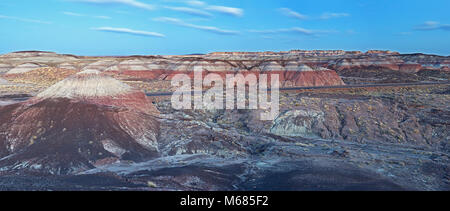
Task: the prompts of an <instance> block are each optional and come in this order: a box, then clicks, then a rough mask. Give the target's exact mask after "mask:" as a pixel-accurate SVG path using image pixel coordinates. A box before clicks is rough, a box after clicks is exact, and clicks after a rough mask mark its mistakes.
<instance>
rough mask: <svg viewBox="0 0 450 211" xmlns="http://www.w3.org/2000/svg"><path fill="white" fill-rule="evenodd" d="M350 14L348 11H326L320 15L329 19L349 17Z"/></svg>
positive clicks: (323, 18)
mask: <svg viewBox="0 0 450 211" xmlns="http://www.w3.org/2000/svg"><path fill="white" fill-rule="evenodd" d="M349 16H350V14H348V13H328V12H326V13H323V14H322V15H321V16H320V19H322V20H327V19H332V18H343V17H349Z"/></svg>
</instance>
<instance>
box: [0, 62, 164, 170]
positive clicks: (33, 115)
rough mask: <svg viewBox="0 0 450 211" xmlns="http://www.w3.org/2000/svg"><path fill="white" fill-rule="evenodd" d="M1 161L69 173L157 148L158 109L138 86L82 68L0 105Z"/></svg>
mask: <svg viewBox="0 0 450 211" xmlns="http://www.w3.org/2000/svg"><path fill="white" fill-rule="evenodd" d="M0 114H1V119H0V125H1V127H0V134H1V135H0V156H1V157H4V159H2V160H1V161H0V165H1V166H2V167H3V168H4V169H11V170H20V169H35V170H41V171H45V172H50V173H53V174H68V173H73V172H79V171H81V170H87V169H91V168H93V167H95V166H98V165H104V164H106V163H111V162H115V161H117V160H131V161H144V160H145V159H149V158H152V157H155V156H156V155H157V154H158V147H157V145H156V142H157V138H158V134H159V123H158V121H157V119H156V117H157V115H158V111H157V110H156V108H155V107H154V106H153V104H152V103H151V101H150V100H149V99H147V97H146V96H145V94H144V93H143V92H142V91H139V90H135V89H133V88H132V87H130V86H128V85H126V84H124V83H122V82H120V81H118V80H116V79H113V78H110V77H108V76H103V75H100V73H99V72H98V71H97V70H85V71H82V72H79V73H77V74H75V75H73V76H70V77H69V78H67V79H65V80H62V81H60V82H58V83H56V84H55V85H53V86H51V87H49V88H48V89H46V90H45V91H43V92H41V93H40V94H38V95H37V96H35V97H33V98H31V99H29V100H27V101H24V102H22V103H18V104H13V105H8V106H5V107H2V108H0Z"/></svg>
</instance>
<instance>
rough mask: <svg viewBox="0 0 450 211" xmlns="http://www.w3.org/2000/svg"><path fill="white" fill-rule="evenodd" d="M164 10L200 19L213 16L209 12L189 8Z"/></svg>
mask: <svg viewBox="0 0 450 211" xmlns="http://www.w3.org/2000/svg"><path fill="white" fill-rule="evenodd" d="M165 8H166V9H169V10H173V11H178V12H183V13H186V14H189V15H195V16H200V17H212V16H213V15H212V14H211V13H209V12H206V11H203V10H200V9H195V8H189V7H165Z"/></svg>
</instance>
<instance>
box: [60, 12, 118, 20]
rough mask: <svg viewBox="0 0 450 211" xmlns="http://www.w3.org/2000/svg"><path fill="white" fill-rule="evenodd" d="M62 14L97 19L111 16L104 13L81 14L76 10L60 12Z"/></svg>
mask: <svg viewBox="0 0 450 211" xmlns="http://www.w3.org/2000/svg"><path fill="white" fill-rule="evenodd" d="M61 13H62V14H64V15H68V16H74V17H91V18H98V19H111V17H109V16H105V15H86V14H81V13H76V12H67V11H64V12H61Z"/></svg>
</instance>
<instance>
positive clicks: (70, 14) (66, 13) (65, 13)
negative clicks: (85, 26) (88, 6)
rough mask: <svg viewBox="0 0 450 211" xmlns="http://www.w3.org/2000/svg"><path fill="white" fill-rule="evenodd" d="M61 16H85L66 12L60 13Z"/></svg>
mask: <svg viewBox="0 0 450 211" xmlns="http://www.w3.org/2000/svg"><path fill="white" fill-rule="evenodd" d="M62 14H64V15H68V16H77V17H82V16H85V15H84V14H80V13H75V12H67V11H64V12H62Z"/></svg>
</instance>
